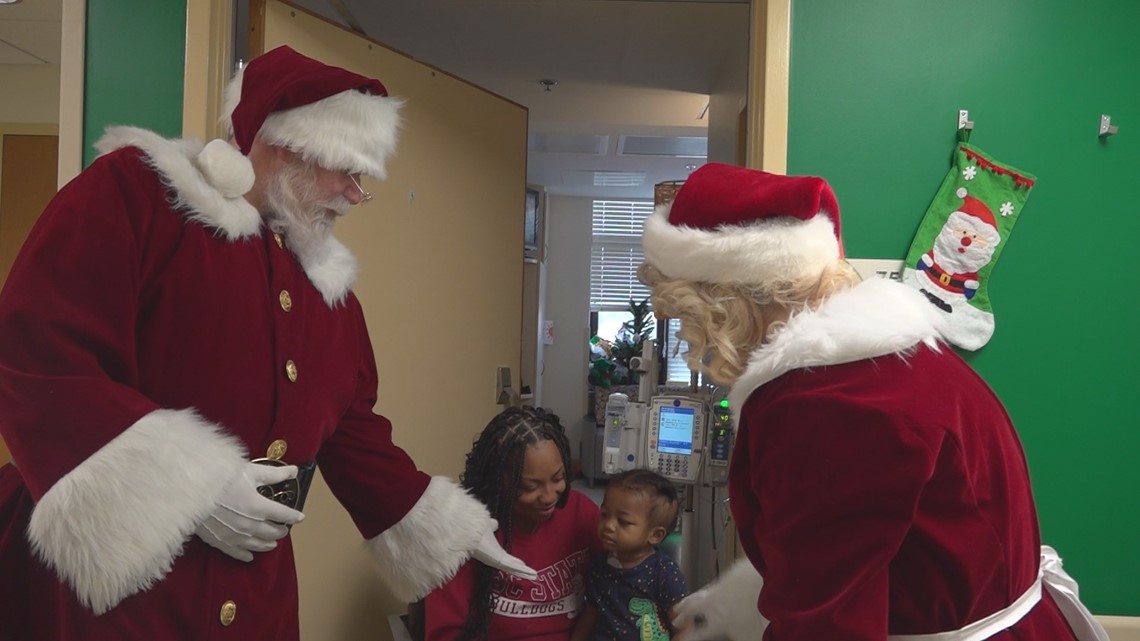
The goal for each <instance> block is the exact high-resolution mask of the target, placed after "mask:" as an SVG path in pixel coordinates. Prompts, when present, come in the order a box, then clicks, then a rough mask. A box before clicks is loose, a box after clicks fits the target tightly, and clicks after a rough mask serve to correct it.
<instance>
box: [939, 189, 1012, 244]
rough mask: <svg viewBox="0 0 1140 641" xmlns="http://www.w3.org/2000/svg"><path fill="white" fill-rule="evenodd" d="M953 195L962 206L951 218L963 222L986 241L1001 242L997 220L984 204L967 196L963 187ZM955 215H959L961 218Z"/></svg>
mask: <svg viewBox="0 0 1140 641" xmlns="http://www.w3.org/2000/svg"><path fill="white" fill-rule="evenodd" d="M954 193H955V194H956V195H957V196H958V197H959V198H961V199H962V205H961V206H960V207H958V209H957V210H956V211H955V212H954V213H953V214H951V216H953V217H955V218H959V219H961V220H965V221H966V222H968V223H969V224H970V226H971V227H972V228H973V229H975V230H977V231H978V233H980V234H982V235H983V236H984V237H985V238H986V240H988V241H990V242H991V243H993V244H997V242H998V241H1000V240H1001V234H1000V233H998V228H997V219H995V218H994V213H993V212H992V211H991V210H990V208H989V207H988V206H986V204H985V203H984V202H982V201H980V200H978V199H977V198H974V197H973V196H971V195H969V193H968V192H967V191H966V188H965V187H959V188H958V191H956V192H954ZM956 214H961V216H957V215H956Z"/></svg>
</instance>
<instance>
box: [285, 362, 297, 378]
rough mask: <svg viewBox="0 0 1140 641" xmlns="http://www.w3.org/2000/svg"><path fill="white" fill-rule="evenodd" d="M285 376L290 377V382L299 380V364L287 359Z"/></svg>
mask: <svg viewBox="0 0 1140 641" xmlns="http://www.w3.org/2000/svg"><path fill="white" fill-rule="evenodd" d="M285 376H287V377H288V378H289V382H290V383H296V382H297V364H296V363H294V362H293V361H291V360H290V361H285Z"/></svg>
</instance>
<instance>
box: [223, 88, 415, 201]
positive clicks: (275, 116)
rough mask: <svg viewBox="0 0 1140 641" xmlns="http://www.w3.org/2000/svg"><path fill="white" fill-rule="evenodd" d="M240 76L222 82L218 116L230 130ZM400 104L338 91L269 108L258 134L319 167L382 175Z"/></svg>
mask: <svg viewBox="0 0 1140 641" xmlns="http://www.w3.org/2000/svg"><path fill="white" fill-rule="evenodd" d="M243 71H244V70H243ZM242 77H243V74H242V72H239V73H238V74H237V75H236V76H234V78H233V80H231V81H230V84H229V85H228V86H227V87H226V96H225V104H224V105H223V107H222V113H223V116H222V118H221V122H222V126H223V128H224V129H225V131H226V132H227V133H231V132H232V131H233V122H232V120H231V116H232V114H233V112H234V109H236V108H237V105H238V102H239V101H240V99H241V86H242ZM403 104H404V101H403V100H401V99H399V98H393V97H391V96H377V95H373V94H368V93H364V92H361V91H356V90H354V89H352V90H348V91H342V92H340V93H338V94H335V95H332V96H329V97H328V98H324V99H321V100H318V101H316V102H313V103H310V104H308V105H303V106H301V107H296V108H293V109H288V110H285V111H278V112H275V113H272V114H270V115H269V117H268V118H266V119H265V122H264V123H263V124H262V125H261V130H260V131H259V132H258V135H260V136H261V138H262V140H263V141H264V142H265V143H267V144H270V145H277V146H281V147H287V148H289V149H292V150H293V151H295V152H297V153H299V154H301V157H302V158H304V159H305V160H306V161H311V162H315V163H317V164H318V165H320V166H321V167H324V168H325V169H329V170H332V171H351V172H353V173H361V174H365V175H368V176H372V177H373V178H376V179H378V180H383V179H384V178H385V177H386V176H387V175H388V173H387V170H386V169H385V163H386V161H387V160H388V157H389V156H391V155H392V153H393V152H394V151H395V150H396V139H397V137H398V133H399V129H400V107H401V106H403Z"/></svg>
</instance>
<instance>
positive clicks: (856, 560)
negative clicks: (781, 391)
mask: <svg viewBox="0 0 1140 641" xmlns="http://www.w3.org/2000/svg"><path fill="white" fill-rule="evenodd" d="M759 405H760V406H759V407H754V408H749V407H748V406H745V411H746V415H745V417H744V418H745V420H746V421H747V428H746V429H751V430H755V431H754V432H752V433H750V434H748V437H749V438H748V439H747V441H748V442H747V445H746V447H747V451H746V453H747V455H748V460H747V464H748V466H749V469H748V476H749V483H750V488H749V491H750V492H751V493H752V495H753V497H752V498H753V499H754V500H755V505H756V510H757V512H758V514H757V515H756V518H755V519H754V520H753V527H752V529H751V531H750V532H742V533H741V534H742V536H748V537H751V538H752V539H753V541H754V542H755V549H756V550H757V551H758V552H759V555H760V557H761V558H760V559H759V563H758V564H757V565H758V567H759V568H760V570H761V574H763V576H764V588H763V590H762V591H761V593H760V600H759V606H760V612H761V614H763V615H764V616H765V617H767V618H768V619H769V620H770V621H771V624H770V625H769V626H768V628H767V630H766V632H765V634H764V639H766V640H767V641H777V640H778V641H793V640H800V639H805V640H806V639H812V640H815V639H831V640H839V639H844V640H852V641H856V640H868V641H870V640H874V641H882V639H885V638H886V636H887V623H888V620H887V610H888V598H889V594H888V590H889V587H890V586H889V571H888V570H889V568H888V566H889V563H890V561H891V559H892V558H893V556H894V553H895V551H896V550H897V549H898V547H899V545H900V544H901V542H902V540H903V539H904V537H905V536H906V534H907V532H908V530H909V529H910V526H911V520H912V518H913V515H914V512H915V509H916V506H917V503H918V498H919V495H920V493H921V491H922V488H923V486H924V484H925V482H926V481H927V480H928V479H929V477H930V475H931V473H932V470H933V469H934V464H935V460H936V456H937V452H936V450H937V448H938V444H937V443H934V444H930V443H927V442H926V441H925V440H924V437H925V436H928V435H926V434H922V433H920V432H919V431H917V430H915V429H913V428H912V427H911V426H907V425H903V424H900V422H899V420H898V417H896V416H893V415H891V414H890V413H888V412H883V411H880V410H877V409H872V408H868V407H866V406H862V405H858V404H854V403H852V402H850V401H849V400H847V399H842V398H836V397H830V396H822V395H818V394H816V395H807V394H785V395H782V396H780V398H779V399H778V400H775V401H771V402H768V403H761V404H759ZM742 431H743V430H742ZM937 438H940V437H937ZM734 464H735V462H734Z"/></svg>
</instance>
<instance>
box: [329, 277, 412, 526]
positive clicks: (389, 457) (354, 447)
mask: <svg viewBox="0 0 1140 641" xmlns="http://www.w3.org/2000/svg"><path fill="white" fill-rule="evenodd" d="M347 304H348V305H349V306H350V307H351V313H353V314H354V315H355V316H356V318H357V323H356V325H357V334H358V342H359V344H360V349H359V350H358V352H359V354H360V362H359V365H358V375H357V381H356V382H357V391H356V395H355V397H354V400H353V401H352V404H351V405H350V407H349V408H348V412H347V413H346V414H345V416H344V417H343V418H342V419H341V421H340V423H339V424H338V425H337V428H336V431H335V432H334V433H333V435H332V436H331V438H329V439H328V440H326V441H325V442H324V443H322V444H321V450H320V453H319V454H318V455H317V461H318V463H319V465H320V469H321V475H322V476H323V477H324V479H325V481H326V482H327V483H328V485H329V489H330V490H331V491H332V493H333V495H334V496H336V498H337V500H338V501H340V503H341V504H342V505H344V507H345V509H347V510H348V512H349V515H351V516H352V519H353V521H354V522H355V523H356V527H357V528H358V529H359V530H360V532H361V534H362V535H363V536H364V538H365V539H371V538H373V537H375V536H377V535H378V534H380V533H381V532H384V531H385V530H387V529H388V528H390V527H391V526H392V525H394V524H396V523H397V522H399V521H400V519H402V518H404V515H406V514H407V513H408V512H409V511H410V510H411V509H412V507H413V506H414V505H415V504H416V502H417V501H419V499H420V497H421V496H422V495H423V493H424V490H425V489H426V488H427V485H428V482H429V481H430V480H431V479H430V477H428V475H427V474H424V473H423V472H420V471H419V470H418V469H417V468H416V464H415V463H414V462H413V461H412V459H411V457H409V456H408V454H407V453H406V452H404V450H402V449H400V448H399V447H397V446H396V445H395V443H393V442H392V423H391V421H389V420H388V419H387V418H384V417H383V416H380V415H378V414H376V413H375V412H374V411H373V406H374V405H375V404H376V395H377V375H376V360H375V357H374V356H373V352H372V343H371V341H370V340H369V338H368V330H367V328H366V327H365V323H364V315H363V312H362V311H361V310H360V304H359V302H358V301H357V300H356V297H355V296H349V299H348V302H347Z"/></svg>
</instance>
